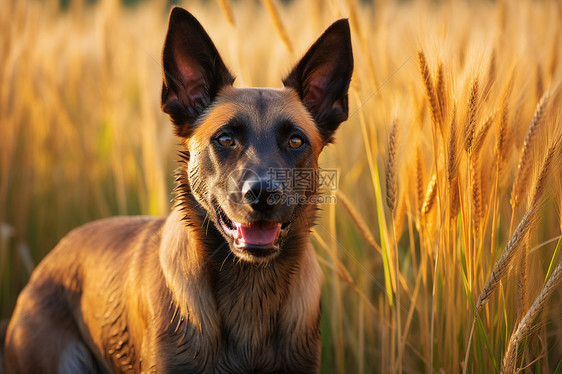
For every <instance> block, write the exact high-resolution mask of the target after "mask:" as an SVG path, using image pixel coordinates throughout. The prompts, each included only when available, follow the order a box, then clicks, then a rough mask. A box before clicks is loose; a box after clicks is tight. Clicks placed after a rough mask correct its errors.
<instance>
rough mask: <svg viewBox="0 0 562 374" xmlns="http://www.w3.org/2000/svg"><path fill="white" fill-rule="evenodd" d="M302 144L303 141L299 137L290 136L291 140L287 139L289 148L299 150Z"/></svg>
mask: <svg viewBox="0 0 562 374" xmlns="http://www.w3.org/2000/svg"><path fill="white" fill-rule="evenodd" d="M303 143H304V141H303V140H302V138H301V137H300V136H296V135H295V136H292V137H291V139H289V147H291V148H293V149H296V148H300V147H301V146H302V144H303Z"/></svg>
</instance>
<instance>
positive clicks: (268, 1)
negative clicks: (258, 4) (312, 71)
mask: <svg viewBox="0 0 562 374" xmlns="http://www.w3.org/2000/svg"><path fill="white" fill-rule="evenodd" d="M263 3H264V4H265V7H266V8H267V11H268V12H269V15H270V16H271V19H272V20H273V24H274V25H275V28H276V29H277V32H278V33H279V36H280V37H281V40H282V41H283V44H285V47H286V48H287V50H288V51H289V53H290V54H291V56H294V55H295V53H294V49H293V44H292V43H291V40H290V39H289V34H288V33H287V29H286V28H285V26H284V25H283V22H282V21H281V16H280V15H279V11H278V10H277V8H276V7H275V4H273V0H263Z"/></svg>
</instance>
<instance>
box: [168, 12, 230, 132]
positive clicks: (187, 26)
mask: <svg viewBox="0 0 562 374" xmlns="http://www.w3.org/2000/svg"><path fill="white" fill-rule="evenodd" d="M162 66H163V68H164V83H163V84H162V110H163V111H164V112H165V113H168V114H169V115H170V118H171V120H172V122H173V123H174V124H175V125H176V133H177V135H178V136H181V137H184V138H187V137H189V136H190V135H191V132H192V130H193V124H194V122H195V121H196V120H197V118H198V117H199V116H200V115H201V113H202V112H203V111H204V110H205V108H207V107H208V106H209V105H210V104H211V103H212V101H213V100H214V99H215V97H216V95H217V94H218V92H219V91H220V89H221V88H223V87H224V86H227V85H232V83H233V82H234V77H233V76H232V75H231V74H230V72H229V71H228V69H227V68H226V66H225V65H224V63H223V61H222V59H221V57H220V55H219V52H218V51H217V48H216V47H215V45H214V44H213V42H212V41H211V38H210V37H209V35H207V33H206V32H205V30H204V29H203V26H201V24H200V23H199V22H198V21H197V20H196V19H195V17H193V16H192V15H191V13H189V12H188V11H186V10H185V9H182V8H177V7H176V8H173V9H172V11H171V13H170V20H169V24H168V33H167V35H166V41H165V43H164V52H163V54H162Z"/></svg>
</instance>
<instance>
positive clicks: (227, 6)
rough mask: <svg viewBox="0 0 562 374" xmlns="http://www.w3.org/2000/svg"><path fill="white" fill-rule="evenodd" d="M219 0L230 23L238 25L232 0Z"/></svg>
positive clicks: (234, 25) (233, 25)
mask: <svg viewBox="0 0 562 374" xmlns="http://www.w3.org/2000/svg"><path fill="white" fill-rule="evenodd" d="M218 2H219V5H220V7H221V9H222V11H223V13H224V16H225V18H226V21H227V22H228V24H229V25H230V26H232V27H236V22H235V21H234V12H233V11H232V6H231V5H230V1H229V0H218Z"/></svg>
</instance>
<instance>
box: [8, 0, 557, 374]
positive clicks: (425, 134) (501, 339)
mask: <svg viewBox="0 0 562 374" xmlns="http://www.w3.org/2000/svg"><path fill="white" fill-rule="evenodd" d="M58 4H59V2H58V1H55V0H49V1H43V2H39V1H37V2H21V1H16V0H5V1H3V2H2V12H0V27H1V30H2V32H0V313H1V316H2V317H7V316H9V314H10V312H11V310H12V308H13V305H14V302H15V298H16V295H17V293H18V292H19V290H20V289H21V287H23V285H24V284H25V282H26V281H27V279H28V277H29V271H30V270H31V268H32V266H33V264H34V263H35V264H36V263H37V262H38V261H39V260H40V259H41V258H42V257H43V256H44V255H45V254H46V253H47V252H48V251H49V250H50V249H51V248H52V247H53V246H54V244H55V243H56V241H57V240H58V239H60V238H61V237H62V236H63V235H64V234H65V233H66V232H68V231H69V230H70V229H72V228H73V227H76V226H78V225H79V224H81V223H84V222H87V221H90V220H92V219H96V218H100V217H105V216H109V215H115V214H156V215H164V214H166V213H167V211H168V209H169V206H170V199H171V194H170V191H171V188H172V185H173V179H172V173H173V169H174V168H175V162H174V159H175V158H176V152H177V147H176V143H177V141H176V140H175V139H174V138H173V136H172V129H171V125H170V123H169V121H168V119H167V118H166V116H165V115H164V114H162V113H161V112H160V109H159V95H160V86H161V67H160V52H161V47H162V42H163V40H164V35H165V32H166V21H167V14H168V12H169V5H168V2H167V1H164V0H160V1H152V2H142V3H140V4H139V5H137V6H135V7H125V6H123V5H121V4H120V3H119V2H115V1H110V0H104V1H101V0H100V1H98V2H95V3H94V4H92V3H90V2H87V1H73V2H71V5H70V7H69V9H67V10H61V9H60V8H59V5H58ZM184 5H185V6H186V7H187V8H188V9H189V10H191V11H192V12H193V13H194V14H195V15H196V17H197V18H198V19H199V20H200V21H201V22H202V23H203V25H204V27H205V28H206V30H208V32H209V33H210V35H211V37H212V39H213V40H214V41H215V42H216V44H217V46H218V49H219V50H220V51H221V54H222V55H223V57H224V59H225V61H226V62H227V64H228V66H229V67H230V68H231V70H232V71H233V72H234V73H235V74H236V75H237V76H238V78H237V81H236V84H238V85H255V86H273V87H280V86H281V81H280V78H281V77H282V76H284V75H285V74H286V73H287V72H288V71H289V69H290V67H291V66H292V64H293V63H295V62H296V59H297V58H298V57H299V55H301V54H302V53H303V52H304V51H305V50H306V48H307V47H308V46H309V45H310V43H312V42H313V41H314V40H315V38H317V37H318V35H320V33H321V32H322V31H323V30H324V29H325V28H326V27H327V26H328V25H329V24H330V23H331V22H332V21H334V20H335V19H337V18H338V17H350V21H351V22H350V23H351V26H352V38H353V42H354V57H355V73H354V77H353V81H352V86H351V89H350V116H349V120H348V121H347V123H345V124H343V125H342V126H341V129H340V130H339V133H338V134H337V136H336V139H337V143H336V144H335V145H334V146H330V147H328V148H327V149H326V151H325V152H324V154H323V156H322V158H321V160H320V165H321V167H325V168H333V167H337V168H338V169H339V177H340V178H339V191H338V193H337V194H336V197H337V198H338V204H337V205H330V206H325V207H324V212H323V214H322V216H321V218H320V220H319V224H318V226H317V227H316V228H315V233H314V235H313V243H314V245H315V246H316V248H317V253H318V257H319V259H320V262H321V263H322V266H323V267H324V273H325V277H326V282H325V285H324V292H323V316H322V333H323V335H322V339H323V353H322V367H323V372H339V373H349V372H359V373H371V372H382V373H389V372H405V373H419V372H427V373H431V372H438V371H440V370H443V372H446V373H459V372H462V371H463V370H466V372H473V373H480V372H486V373H490V372H492V373H493V372H500V371H501V370H502V367H503V369H504V371H505V372H512V371H513V370H516V369H517V368H526V369H527V370H528V371H530V372H537V371H539V370H540V371H541V372H554V371H555V369H556V368H557V366H558V365H559V361H560V357H562V348H561V347H562V324H561V323H560V318H559V317H557V315H559V312H560V307H561V305H560V301H559V298H556V297H549V296H551V294H553V293H556V287H555V286H554V285H555V284H557V283H558V280H559V278H560V277H561V276H560V274H561V271H560V267H559V266H558V267H557V264H558V262H557V261H558V256H557V254H558V251H556V255H553V252H554V251H555V248H554V245H553V244H552V243H553V241H552V239H553V238H554V239H556V238H558V237H559V236H560V229H561V226H562V223H561V222H560V216H559V214H558V210H559V209H560V205H559V203H558V204H556V203H553V200H554V199H552V196H558V195H559V193H560V183H559V179H560V178H559V175H560V173H561V161H560V136H561V129H562V126H561V125H562V124H561V122H562V121H561V118H562V113H561V112H562V110H561V109H560V108H561V107H562V94H561V93H560V90H559V89H558V85H559V83H560V81H561V79H562V58H561V57H562V56H560V54H561V53H562V39H561V38H560V36H559V35H561V34H562V5H560V3H557V2H536V1H531V0H523V1H519V2H514V3H511V2H507V1H496V2H489V1H474V2H470V6H469V5H467V3H465V2H462V1H450V2H423V1H411V2H403V1H388V2H380V1H375V2H374V5H373V4H366V3H365V2H359V1H358V0H347V1H344V2H338V1H327V2H322V1H317V0H312V1H303V2H291V3H288V4H286V3H282V2H280V1H276V0H267V1H266V0H264V1H262V2H242V1H236V2H234V1H228V0H220V1H216V2H213V1H206V2H199V1H196V2H189V3H186V4H184ZM293 53H294V56H293ZM398 135H399V136H398ZM552 176H558V181H557V180H556V179H557V178H553V177H552ZM381 177H382V178H383V179H381ZM554 241H556V240H554ZM515 259H517V260H515ZM551 262H552V264H551V265H550V268H549V264H550V263H551ZM549 269H550V270H549ZM554 269H555V270H554ZM512 270H513V271H512ZM547 272H548V274H549V276H548V277H547V276H546V274H547ZM545 279H548V280H546V281H545ZM539 314H540V315H541V317H540V318H538V317H537V316H538V315H539Z"/></svg>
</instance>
